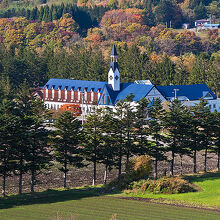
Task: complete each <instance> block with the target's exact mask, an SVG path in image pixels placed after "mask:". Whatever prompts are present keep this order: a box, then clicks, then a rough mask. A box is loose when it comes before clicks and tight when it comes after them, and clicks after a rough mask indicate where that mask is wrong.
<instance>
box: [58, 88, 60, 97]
mask: <svg viewBox="0 0 220 220" xmlns="http://www.w3.org/2000/svg"><path fill="white" fill-rule="evenodd" d="M58 99H61V90H60V89H59V90H58Z"/></svg>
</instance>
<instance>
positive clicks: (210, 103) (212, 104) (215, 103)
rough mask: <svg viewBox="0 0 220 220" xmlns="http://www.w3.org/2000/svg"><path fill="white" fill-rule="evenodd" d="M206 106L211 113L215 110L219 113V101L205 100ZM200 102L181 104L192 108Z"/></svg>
mask: <svg viewBox="0 0 220 220" xmlns="http://www.w3.org/2000/svg"><path fill="white" fill-rule="evenodd" d="M207 101H208V104H207V106H208V107H209V108H210V110H211V112H214V111H215V110H216V111H218V112H220V99H212V100H207ZM199 102H200V101H199V100H196V101H183V102H182V103H183V104H184V105H186V106H189V107H192V106H195V105H196V104H198V103H199Z"/></svg>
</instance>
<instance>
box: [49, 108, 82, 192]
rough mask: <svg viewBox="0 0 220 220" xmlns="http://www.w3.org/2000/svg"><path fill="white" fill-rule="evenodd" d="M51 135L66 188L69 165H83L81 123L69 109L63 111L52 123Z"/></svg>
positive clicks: (78, 166)
mask: <svg viewBox="0 0 220 220" xmlns="http://www.w3.org/2000/svg"><path fill="white" fill-rule="evenodd" d="M54 127H55V128H56V130H55V132H54V135H53V145H54V151H55V159H56V160H57V161H58V162H59V163H60V164H61V165H62V167H61V168H60V171H61V172H63V187H64V188H66V182H67V173H68V172H69V166H70V165H71V166H75V167H77V168H80V167H83V163H82V161H83V158H82V157H81V156H80V151H81V150H80V146H79V144H80V140H81V131H80V128H81V124H80V121H79V120H78V119H76V118H75V117H73V115H72V113H71V112H69V111H65V112H63V113H62V114H61V115H60V116H59V117H58V118H57V121H56V123H55V124H54Z"/></svg>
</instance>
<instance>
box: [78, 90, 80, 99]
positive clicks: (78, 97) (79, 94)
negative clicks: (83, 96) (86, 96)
mask: <svg viewBox="0 0 220 220" xmlns="http://www.w3.org/2000/svg"><path fill="white" fill-rule="evenodd" d="M78 100H80V91H78Z"/></svg>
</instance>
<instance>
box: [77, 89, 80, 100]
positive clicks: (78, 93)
mask: <svg viewBox="0 0 220 220" xmlns="http://www.w3.org/2000/svg"><path fill="white" fill-rule="evenodd" d="M79 88H80V87H79ZM79 88H78V90H77V91H78V100H80V89H79Z"/></svg>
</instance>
